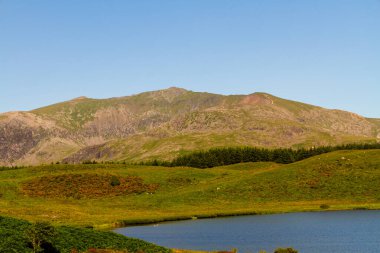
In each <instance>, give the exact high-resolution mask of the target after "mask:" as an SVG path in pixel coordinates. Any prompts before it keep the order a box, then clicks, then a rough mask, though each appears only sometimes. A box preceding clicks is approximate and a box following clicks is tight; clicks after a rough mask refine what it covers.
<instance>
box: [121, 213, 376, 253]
mask: <svg viewBox="0 0 380 253" xmlns="http://www.w3.org/2000/svg"><path fill="white" fill-rule="evenodd" d="M115 232H117V233H120V234H123V235H126V236H130V237H135V238H140V239H143V240H146V241H149V242H153V243H156V244H159V245H162V246H166V247H170V248H182V249H194V250H229V249H232V248H237V249H238V250H239V252H240V253H257V252H258V251H259V250H260V249H263V250H266V251H267V252H273V251H274V249H275V248H278V247H293V248H295V249H297V250H298V251H299V252H300V253H330V252H331V253H370V252H373V253H375V252H376V253H379V252H380V211H337V212H310V213H289V214H273V215H254V216H240V217H226V218H217V219H198V220H186V221H177V222H166V223H161V224H156V225H147V226H136V227H126V228H119V229H116V230H115Z"/></svg>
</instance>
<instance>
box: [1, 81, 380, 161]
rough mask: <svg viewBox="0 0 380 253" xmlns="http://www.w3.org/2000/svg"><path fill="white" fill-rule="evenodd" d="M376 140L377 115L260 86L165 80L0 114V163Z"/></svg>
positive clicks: (142, 157) (149, 156)
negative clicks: (237, 91) (219, 87)
mask: <svg viewBox="0 0 380 253" xmlns="http://www.w3.org/2000/svg"><path fill="white" fill-rule="evenodd" d="M379 140H380V120H379V119H367V118H364V117H362V116H359V115H357V114H354V113H350V112H345V111H340V110H328V109H324V108H321V107H317V106H312V105H308V104H304V103H299V102H294V101H289V100H285V99H281V98H278V97H275V96H272V95H269V94H265V93H254V94H250V95H231V96H223V95H217V94H210V93H201V92H193V91H188V90H184V89H180V88H169V89H166V90H160V91H153V92H145V93H141V94H138V95H133V96H127V97H119V98H110V99H91V98H86V97H80V98H76V99H73V100H70V101H67V102H63V103H58V104H54V105H50V106H47V107H43V108H39V109H36V110H33V111H29V112H9V113H4V114H0V164H2V165H16V164H17V165H34V164H41V163H51V162H57V161H64V162H70V163H74V162H81V161H84V160H99V161H106V160H118V161H122V160H123V161H124V160H126V161H128V162H137V161H142V160H147V159H155V158H159V159H171V158H173V157H175V156H176V155H178V154H183V153H186V152H189V151H193V150H199V149H208V148H211V147H221V146H242V145H250V146H262V147H269V148H270V147H294V148H297V147H310V146H318V145H335V144H341V143H350V142H362V141H372V142H374V141H379Z"/></svg>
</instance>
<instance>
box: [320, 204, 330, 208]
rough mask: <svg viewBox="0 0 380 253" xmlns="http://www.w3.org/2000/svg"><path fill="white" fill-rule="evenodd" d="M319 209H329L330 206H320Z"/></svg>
mask: <svg viewBox="0 0 380 253" xmlns="http://www.w3.org/2000/svg"><path fill="white" fill-rule="evenodd" d="M319 207H320V208H321V209H329V208H330V206H329V205H327V204H322V205H320V206H319Z"/></svg>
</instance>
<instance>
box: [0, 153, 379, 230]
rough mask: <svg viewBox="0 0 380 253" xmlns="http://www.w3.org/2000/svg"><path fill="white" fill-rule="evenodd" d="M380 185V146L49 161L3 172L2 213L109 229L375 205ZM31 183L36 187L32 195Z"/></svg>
mask: <svg viewBox="0 0 380 253" xmlns="http://www.w3.org/2000/svg"><path fill="white" fill-rule="evenodd" d="M67 178H75V180H74V181H73V182H74V183H70V181H71V180H67ZM132 179H133V180H132ZM113 181H114V182H113ZM117 181H119V183H120V184H117ZM379 185H380V151H379V150H366V151H338V152H332V153H329V154H324V155H321V156H316V157H313V158H310V159H307V160H303V161H300V162H297V163H293V164H288V165H279V164H275V163H245V164H236V165H231V166H225V167H215V168H212V169H195V168H181V167H175V168H164V167H147V166H128V165H120V164H119V165H111V164H107V165H106V164H96V165H49V166H40V167H29V168H22V169H13V170H4V171H0V215H2V216H11V217H17V218H21V219H25V220H29V221H37V220H38V221H49V222H52V223H53V224H55V225H76V226H94V227H96V228H109V227H112V226H120V225H127V224H137V223H147V222H158V221H165V220H177V219H189V218H194V217H198V218H202V217H216V216H224V215H239V214H263V213H274V212H294V211H317V210H341V209H362V208H368V209H377V208H380V187H378V186H379ZM97 186H98V187H97ZM30 187H37V188H35V189H37V192H35V194H30V189H31V188H30ZM113 187H116V188H113ZM117 187H119V188H120V187H121V188H122V189H129V190H128V191H127V192H125V191H121V190H120V189H119V188H117ZM97 189H98V190H97Z"/></svg>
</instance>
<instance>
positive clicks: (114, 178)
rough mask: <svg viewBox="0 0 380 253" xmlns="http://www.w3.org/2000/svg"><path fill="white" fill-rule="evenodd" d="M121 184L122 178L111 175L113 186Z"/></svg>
mask: <svg viewBox="0 0 380 253" xmlns="http://www.w3.org/2000/svg"><path fill="white" fill-rule="evenodd" d="M118 185H120V180H119V179H118V178H117V176H112V177H111V186H118Z"/></svg>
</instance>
